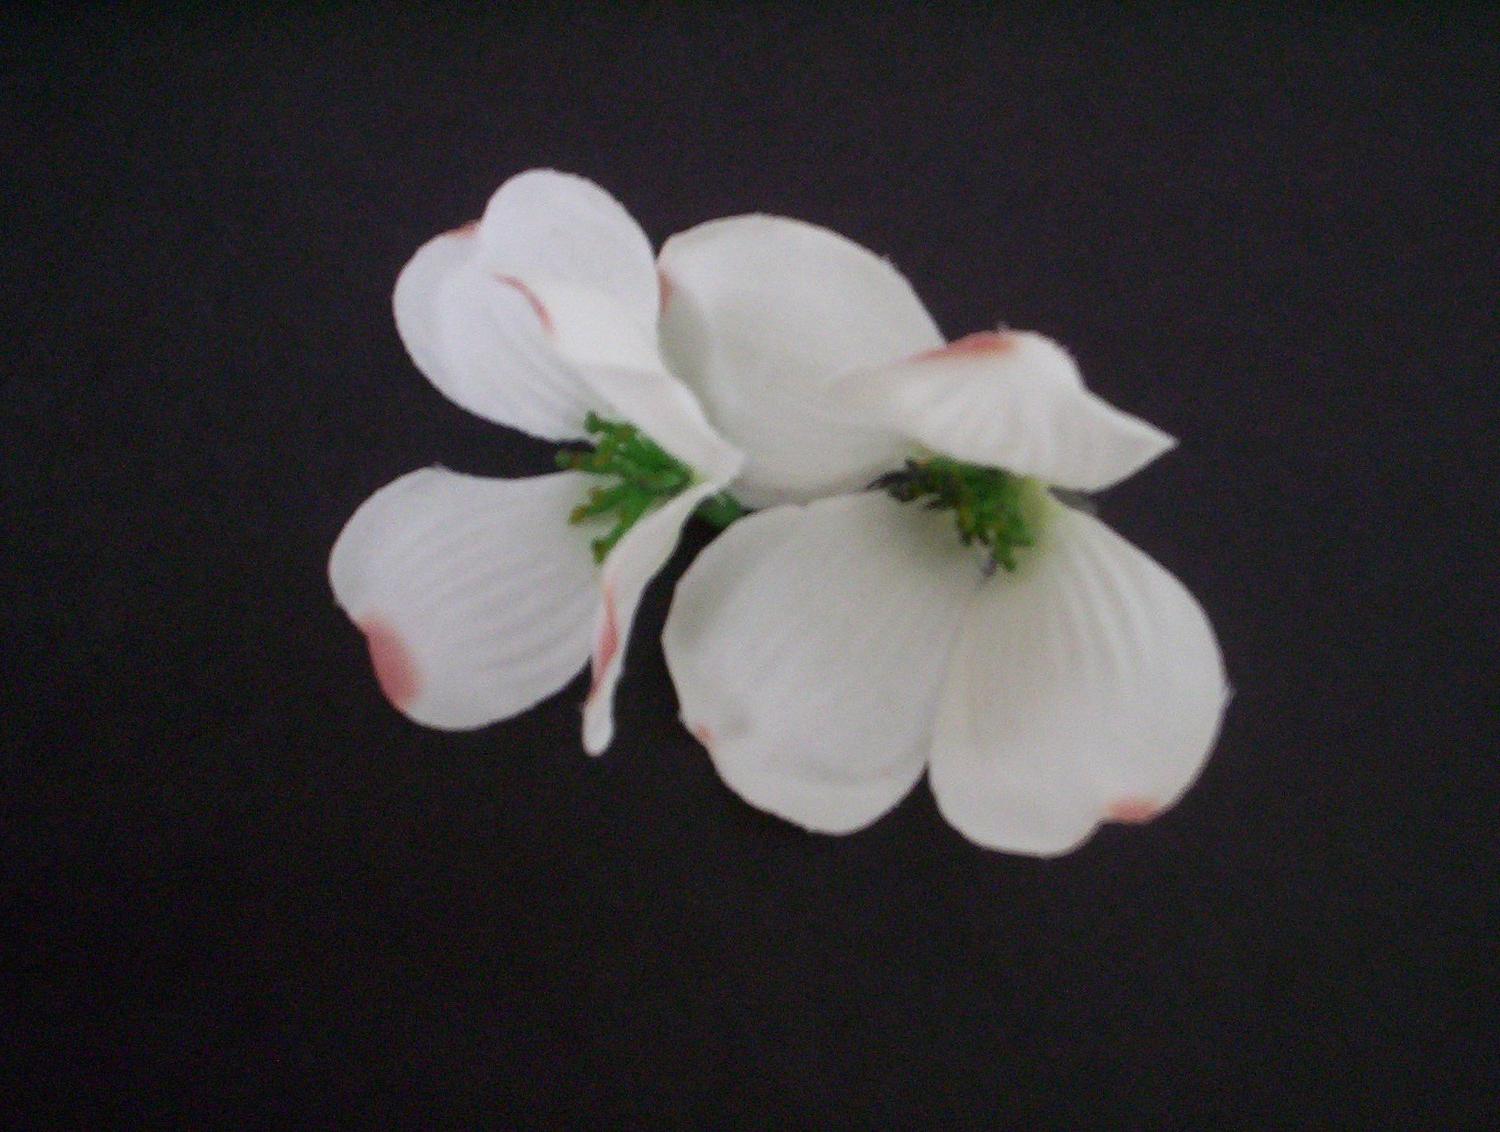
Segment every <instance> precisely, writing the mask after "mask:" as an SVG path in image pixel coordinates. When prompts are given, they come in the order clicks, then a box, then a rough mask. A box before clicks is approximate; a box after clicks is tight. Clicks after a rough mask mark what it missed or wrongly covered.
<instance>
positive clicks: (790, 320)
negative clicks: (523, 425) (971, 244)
mask: <svg viewBox="0 0 1500 1132" xmlns="http://www.w3.org/2000/svg"><path fill="white" fill-rule="evenodd" d="M659 263H660V268H661V272H662V279H663V292H664V294H665V295H666V296H667V301H666V304H665V307H664V310H663V313H662V326H661V332H662V335H661V336H662V349H663V351H664V352H665V354H666V357H667V361H668V362H669V363H670V365H671V367H672V372H674V373H676V374H678V375H679V376H681V377H682V378H683V380H685V381H686V382H687V383H688V384H689V385H690V386H692V387H693V389H694V390H695V391H696V392H697V394H698V396H699V397H700V398H702V400H703V403H704V406H705V408H706V409H707V411H708V415H709V418H710V419H711V420H712V421H713V422H714V424H715V425H717V426H718V427H719V429H720V430H721V431H722V432H723V433H724V435H725V436H726V437H727V438H728V439H729V440H730V441H731V442H733V443H734V444H735V445H737V446H738V447H739V448H740V449H742V450H743V451H744V452H745V453H746V454H747V455H748V457H749V462H748V464H747V466H746V469H745V472H744V474H743V476H742V477H741V479H740V480H739V481H738V483H737V484H736V487H735V491H736V494H738V495H739V496H741V497H742V498H743V499H745V500H746V501H747V502H748V503H750V504H751V505H753V506H765V505H769V504H771V503H778V502H786V501H800V500H807V499H813V498H816V497H819V496H823V495H828V494H831V493H834V492H840V491H848V490H857V489H858V488H860V487H863V486H864V484H865V483H867V482H869V480H870V479H871V478H873V477H874V476H876V475H879V474H880V473H881V472H885V471H889V470H890V469H891V468H893V467H895V466H897V465H899V464H900V462H901V459H902V457H903V456H904V455H905V454H906V452H907V449H908V448H909V445H908V444H907V443H905V442H904V440H902V439H900V438H898V437H896V436H894V435H892V434H891V432H890V430H889V429H887V428H884V427H879V428H870V427H865V426H860V425H856V424H854V423H852V422H850V421H849V420H847V419H845V418H841V417H840V416H838V415H836V414H835V413H831V412H830V411H829V409H828V407H827V406H826V405H825V404H824V403H823V401H822V399H821V396H820V394H821V393H822V391H823V390H824V389H825V388H826V387H827V386H828V384H829V383H831V382H832V381H834V380H835V379H836V378H838V377H839V376H841V375H842V374H844V373H847V372H848V371H850V370H853V369H864V368H869V367H872V366H881V365H886V364H888V363H890V362H894V361H896V360H898V359H900V358H904V357H908V356H910V355H912V354H915V353H917V352H919V351H922V350H928V349H932V348H934V347H937V346H941V345H942V342H943V338H942V334H941V333H940V332H939V331H938V329H937V327H936V326H935V325H934V324H933V322H932V319H931V318H930V317H929V316H928V314H927V311H926V310H925V309H924V308H923V307H922V303H921V301H920V300H919V299H918V298H917V296H916V294H915V293H914V292H913V291H912V289H911V285H910V284H909V283H907V281H906V280H905V279H904V278H903V277H902V276H901V274H900V273H899V272H897V271H896V269H895V268H893V267H892V266H891V265H890V264H889V263H887V262H886V261H885V260H882V259H880V258H879V257H878V256H876V255H874V254H873V253H871V252H869V251H867V250H865V249H864V248H862V247H860V246H859V245H858V244H854V243H851V242H850V241H848V240H846V239H844V238H843V237H842V236H839V235H837V234H835V233H833V232H830V231H828V230H826V229H823V228H818V227H815V226H813V225H811V224H803V223H801V222H799V221H795V220H785V219H781V218H779V217H772V216H740V217H733V218H730V219H728V220H716V221H713V222H712V223H709V224H703V225H700V226H699V227H697V228H693V229H691V230H690V231H687V232H684V233H682V234H680V235H677V236H674V237H672V239H670V240H668V241H667V244H666V246H665V247H664V248H662V252H661V257H660V261H659Z"/></svg>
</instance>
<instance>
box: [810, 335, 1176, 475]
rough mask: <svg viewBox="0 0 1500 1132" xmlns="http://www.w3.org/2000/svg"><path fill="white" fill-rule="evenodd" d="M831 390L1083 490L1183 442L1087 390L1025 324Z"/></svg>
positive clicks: (849, 406) (950, 446)
mask: <svg viewBox="0 0 1500 1132" xmlns="http://www.w3.org/2000/svg"><path fill="white" fill-rule="evenodd" d="M831 397H832V399H833V400H834V401H835V402H836V403H838V404H839V405H841V406H843V407H844V408H845V409H846V410H847V411H848V412H849V413H850V414H851V415H852V416H853V417H854V418H855V419H858V420H861V421H864V422H866V423H867V424H870V425H872V426H883V427H887V428H891V429H896V430H899V431H900V432H902V433H903V434H904V435H905V436H908V437H910V438H911V439H912V440H914V441H916V442H918V443H920V444H922V445H925V446H926V447H928V448H930V449H932V450H933V451H935V452H941V453H943V454H945V455H948V456H952V457H954V458H956V459H959V460H964V461H966V462H968V463H973V464H983V465H985V466H987V467H995V468H1004V469H1005V470H1006V471H1010V472H1015V473H1017V474H1019V475H1023V476H1035V477H1036V478H1038V479H1040V480H1043V481H1045V482H1046V483H1049V484H1055V485H1057V486H1059V487H1065V488H1072V489H1074V490H1077V491H1098V490H1100V489H1102V488H1106V487H1108V486H1110V485H1111V484H1113V483H1116V482H1118V481H1119V480H1122V479H1124V478H1125V477H1126V476H1128V475H1130V474H1131V473H1132V472H1135V471H1137V470H1138V469H1140V468H1141V467H1142V466H1144V465H1145V464H1148V463H1150V462H1151V461H1152V460H1154V459H1156V457H1158V456H1160V455H1161V454H1162V453H1163V452H1166V451H1167V450H1168V449H1170V448H1171V447H1172V446H1173V445H1174V444H1175V443H1176V441H1174V440H1173V439H1172V438H1171V437H1170V436H1168V435H1167V434H1166V433H1164V432H1162V431H1161V430H1160V429H1158V428H1156V427H1155V426H1153V425H1150V424H1147V423H1146V422H1145V421H1143V420H1141V419H1139V418H1138V417H1133V416H1131V415H1129V414H1128V413H1122V412H1120V410H1118V409H1116V408H1114V407H1113V406H1111V405H1110V404H1108V403H1107V402H1105V401H1104V400H1102V399H1100V398H1099V397H1097V396H1095V395H1094V394H1093V393H1090V392H1089V391H1088V390H1087V389H1085V388H1084V387H1083V380H1082V378H1080V377H1079V374H1078V367H1077V365H1076V364H1075V363H1074V362H1073V359H1072V358H1071V357H1069V356H1068V354H1067V353H1066V351H1064V350H1063V348H1062V347H1061V346H1059V345H1057V343H1055V342H1053V341H1051V340H1050V339H1048V338H1044V337H1043V336H1042V335H1040V334H1031V333H1027V332H1021V331H1007V332H1003V333H999V334H971V335H969V336H968V337H967V338H963V339H960V340H959V341H957V342H954V343H952V344H950V345H948V346H946V347H944V348H942V349H940V350H931V351H928V352H926V353H923V354H919V355H917V356H915V357H912V358H909V359H907V360H906V361H904V362H901V363H899V364H897V365H892V366H887V367H885V368H883V369H880V370H876V371H869V372H863V373H857V374H850V375H849V376H847V377H846V378H844V379H843V380H841V381H840V382H839V384H838V386H837V388H836V389H835V390H834V391H833V392H832V394H831Z"/></svg>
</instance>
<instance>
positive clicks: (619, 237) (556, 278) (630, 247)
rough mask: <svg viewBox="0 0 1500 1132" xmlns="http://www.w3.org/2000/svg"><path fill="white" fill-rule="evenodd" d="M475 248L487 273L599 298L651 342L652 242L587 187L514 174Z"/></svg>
mask: <svg viewBox="0 0 1500 1132" xmlns="http://www.w3.org/2000/svg"><path fill="white" fill-rule="evenodd" d="M479 242H480V244H481V245H482V247H483V249H484V258H485V265H486V267H487V268H488V269H489V270H490V271H491V272H493V273H495V274H497V275H508V276H511V277H513V278H516V279H521V280H524V281H526V282H527V283H528V284H531V285H538V284H544V283H550V284H553V285H558V284H561V285H563V286H565V287H571V288H574V289H576V290H578V291H585V292H594V293H596V294H599V295H603V296H606V297H608V298H609V299H610V300H612V301H613V302H614V303H615V304H616V305H617V306H619V307H620V308H621V310H622V312H623V314H624V316H625V317H626V318H628V319H630V320H633V321H634V322H635V323H637V324H639V325H641V326H645V327H649V328H650V329H651V330H652V338H653V339H654V338H655V327H656V313H657V307H658V304H659V292H658V286H657V278H656V260H655V258H654V257H653V255H652V253H651V242H650V241H649V240H648V239H646V234H645V233H644V232H642V231H641V228H640V225H638V224H637V223H636V222H635V220H634V219H632V218H631V215H630V213H628V212H626V211H625V208H624V207H623V206H622V205H621V204H620V202H619V201H617V200H615V198H614V197H612V196H610V195H609V193H607V192H605V191H604V190H603V189H601V188H600V187H599V186H598V185H596V184H594V183H593V182H592V181H588V180H585V179H584V178H582V177H578V176H574V175H573V174H571V173H559V172H556V171H555V170H552V169H531V170H528V171H527V172H525V173H520V174H517V175H516V176H514V177H512V178H511V179H510V180H508V181H506V182H505V184H503V185H501V186H500V188H499V189H498V190H497V191H496V192H495V195H494V196H492V197H491V198H490V202H489V204H488V206H487V207H486V208H485V210H484V218H483V219H482V220H481V221H480V222H479Z"/></svg>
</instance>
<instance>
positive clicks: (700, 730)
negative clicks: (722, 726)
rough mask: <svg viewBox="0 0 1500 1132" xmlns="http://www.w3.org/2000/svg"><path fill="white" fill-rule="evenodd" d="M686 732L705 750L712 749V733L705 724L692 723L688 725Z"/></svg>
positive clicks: (710, 728) (711, 729)
mask: <svg viewBox="0 0 1500 1132" xmlns="http://www.w3.org/2000/svg"><path fill="white" fill-rule="evenodd" d="M688 732H689V733H690V734H691V735H692V736H693V738H694V739H696V740H698V742H700V743H702V744H703V746H704V747H705V748H706V749H707V750H710V751H711V750H713V748H714V731H713V728H712V727H709V726H708V724H706V723H692V724H689V725H688Z"/></svg>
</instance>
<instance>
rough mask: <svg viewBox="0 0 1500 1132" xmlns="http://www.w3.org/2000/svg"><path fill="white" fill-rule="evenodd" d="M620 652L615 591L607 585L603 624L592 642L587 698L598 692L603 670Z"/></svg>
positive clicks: (591, 697)
mask: <svg viewBox="0 0 1500 1132" xmlns="http://www.w3.org/2000/svg"><path fill="white" fill-rule="evenodd" d="M619 651H620V620H619V615H618V614H616V613H615V591H614V587H613V586H611V585H609V584H608V583H606V584H605V586H604V624H603V625H601V626H600V627H599V635H598V637H597V638H596V639H595V641H594V655H593V685H592V686H591V687H590V688H589V698H590V699H593V697H594V693H595V692H597V691H598V690H599V685H600V683H601V682H602V681H603V679H604V670H605V669H607V668H608V667H609V665H610V662H611V661H612V660H614V659H615V654H616V653H617V652H619Z"/></svg>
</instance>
